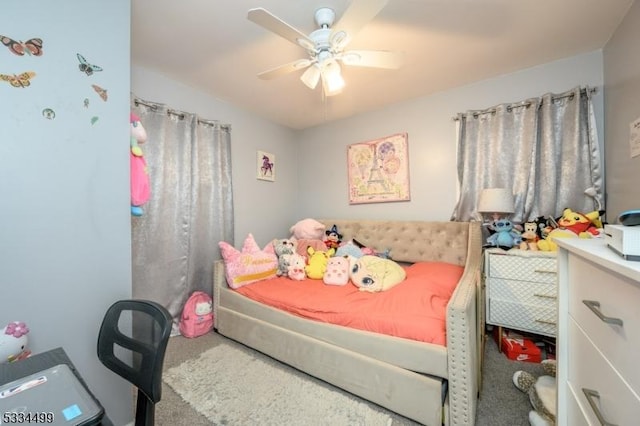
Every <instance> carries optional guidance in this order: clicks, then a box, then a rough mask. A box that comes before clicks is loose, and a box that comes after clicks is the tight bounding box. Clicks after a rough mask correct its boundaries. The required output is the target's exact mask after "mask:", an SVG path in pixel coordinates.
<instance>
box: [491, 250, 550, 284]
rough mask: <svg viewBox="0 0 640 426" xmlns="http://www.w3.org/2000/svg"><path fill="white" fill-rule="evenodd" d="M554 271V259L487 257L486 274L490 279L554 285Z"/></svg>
mask: <svg viewBox="0 0 640 426" xmlns="http://www.w3.org/2000/svg"><path fill="white" fill-rule="evenodd" d="M556 269H557V261H556V258H555V257H530V256H506V255H497V254H492V255H490V256H489V270H488V274H489V277H491V278H504V279H511V280H521V281H535V282H540V283H555V282H556V279H557V272H556Z"/></svg>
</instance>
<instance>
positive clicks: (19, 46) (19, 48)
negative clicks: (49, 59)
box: [0, 35, 42, 56]
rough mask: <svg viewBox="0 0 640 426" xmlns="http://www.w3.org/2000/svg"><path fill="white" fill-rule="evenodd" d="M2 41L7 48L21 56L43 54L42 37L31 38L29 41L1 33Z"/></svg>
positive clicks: (0, 40) (0, 39) (0, 38)
mask: <svg viewBox="0 0 640 426" xmlns="http://www.w3.org/2000/svg"><path fill="white" fill-rule="evenodd" d="M0 42H2V44H4V45H5V46H7V48H8V49H9V50H10V51H12V52H13V53H15V54H16V55H19V56H24V54H25V53H26V54H27V55H29V56H31V55H33V56H41V55H42V39H41V38H31V39H29V40H27V41H17V40H14V39H12V38H11V37H7V36H3V35H0Z"/></svg>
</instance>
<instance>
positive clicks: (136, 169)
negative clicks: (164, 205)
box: [129, 113, 151, 216]
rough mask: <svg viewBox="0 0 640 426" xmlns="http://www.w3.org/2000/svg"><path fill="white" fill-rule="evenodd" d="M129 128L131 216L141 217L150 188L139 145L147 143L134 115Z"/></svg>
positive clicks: (131, 117)
mask: <svg viewBox="0 0 640 426" xmlns="http://www.w3.org/2000/svg"><path fill="white" fill-rule="evenodd" d="M129 122H130V126H131V146H130V153H129V158H130V162H131V176H130V179H131V214H132V215H133V216H142V214H143V213H144V212H143V210H142V205H143V204H145V203H146V202H147V201H149V197H150V196H151V189H150V188H151V186H150V184H149V172H148V169H147V163H146V161H145V159H144V156H143V155H142V149H141V148H140V144H143V143H145V142H146V141H147V132H146V131H145V129H144V127H143V126H142V123H141V122H140V118H138V116H137V115H135V114H134V113H131V114H130V116H129Z"/></svg>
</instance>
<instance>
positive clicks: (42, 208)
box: [0, 0, 133, 425]
mask: <svg viewBox="0 0 640 426" xmlns="http://www.w3.org/2000/svg"><path fill="white" fill-rule="evenodd" d="M129 27H130V2H129V1H118V2H105V1H99V0H67V1H65V2H64V7H61V5H60V4H59V3H58V2H43V1H29V0H24V1H19V2H4V3H3V5H2V12H1V13H0V29H1V33H2V34H3V35H5V36H8V37H11V38H14V39H16V40H23V41H25V40H28V39H30V38H34V37H38V38H41V39H42V40H43V42H44V54H43V55H42V56H40V57H36V56H27V55H25V56H17V55H14V54H12V53H11V52H10V51H9V50H8V49H7V48H5V47H4V46H0V47H1V49H0V72H1V73H3V74H14V73H16V74H17V73H22V72H25V71H34V72H35V73H36V76H35V77H34V78H33V79H32V81H31V85H30V86H29V87H26V88H16V87H12V86H11V85H10V84H8V83H6V82H4V81H0V129H2V130H1V131H2V137H1V139H2V141H1V143H0V176H1V178H0V194H1V196H0V199H1V200H2V201H1V203H2V208H0V223H1V224H2V226H1V227H0V327H4V325H6V323H8V322H9V321H17V320H21V321H25V322H26V323H27V325H28V326H29V328H30V329H31V332H30V333H29V335H28V336H29V347H30V349H31V350H32V352H33V353H39V352H43V351H46V350H48V349H53V348H56V347H60V346H61V347H63V348H64V349H65V351H66V352H67V354H68V355H69V357H70V358H71V360H72V361H73V363H74V364H75V366H76V367H77V368H78V370H79V371H80V373H81V374H82V376H83V377H84V378H85V380H86V381H87V383H88V384H89V386H90V388H91V389H92V390H93V391H94V393H95V394H96V396H97V397H98V398H99V399H100V401H101V402H102V404H103V405H104V407H105V408H106V410H107V413H108V415H109V416H110V417H111V418H112V420H113V421H114V423H115V424H116V425H121V424H125V423H127V422H129V421H131V419H132V418H133V417H132V398H131V391H130V385H129V384H128V383H127V382H126V381H124V380H123V379H122V378H120V377H118V376H116V375H115V374H114V373H112V372H111V371H109V370H107V369H106V368H105V367H103V366H102V364H101V363H100V361H99V360H98V358H97V354H96V342H97V336H98V330H99V327H100V324H101V321H102V317H103V315H104V313H105V311H106V310H107V308H108V307H109V305H111V304H112V303H113V302H114V301H116V300H118V299H121V298H128V297H131V243H130V235H131V231H130V220H131V219H130V211H129V159H128V157H129V153H128V151H129V45H130V43H129ZM76 53H81V54H82V55H84V56H85V58H86V59H87V61H89V62H90V63H91V64H95V65H98V66H100V67H102V68H103V71H101V72H96V73H95V74H94V75H93V76H91V77H88V76H87V75H85V74H83V73H82V72H80V70H79V68H78V64H79V62H78V59H77V57H76ZM91 84H97V85H99V86H101V87H103V88H105V89H107V90H108V101H107V102H103V101H102V100H101V99H100V98H99V97H98V95H97V93H96V92H95V91H94V89H93V88H92V87H91ZM85 98H87V99H89V101H90V103H89V107H88V108H85V107H84V106H83V103H84V99H85ZM45 108H51V109H52V110H53V111H54V112H55V114H56V116H55V119H53V120H48V119H46V118H44V117H43V114H42V111H43V110H44V109H45ZM92 116H97V117H99V119H98V121H97V122H96V123H95V124H94V125H92V124H91V122H90V119H91V117H92Z"/></svg>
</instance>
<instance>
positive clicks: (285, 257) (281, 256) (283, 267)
mask: <svg viewBox="0 0 640 426" xmlns="http://www.w3.org/2000/svg"><path fill="white" fill-rule="evenodd" d="M295 249H296V247H295V243H294V242H293V241H291V240H289V239H287V238H284V239H281V240H273V250H274V251H275V253H276V256H278V271H277V272H276V275H277V276H279V277H280V276H283V275H284V276H286V275H287V274H288V272H289V264H290V263H291V255H292V254H294V253H295Z"/></svg>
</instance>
